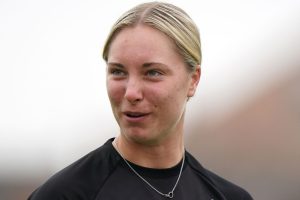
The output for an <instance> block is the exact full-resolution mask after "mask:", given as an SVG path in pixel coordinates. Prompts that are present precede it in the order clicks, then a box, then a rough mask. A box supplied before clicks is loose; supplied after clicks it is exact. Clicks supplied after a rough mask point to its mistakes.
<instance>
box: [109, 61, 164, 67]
mask: <svg viewBox="0 0 300 200" xmlns="http://www.w3.org/2000/svg"><path fill="white" fill-rule="evenodd" d="M107 64H108V65H109V66H116V67H120V68H124V67H125V66H124V65H123V64H121V63H117V62H108V63H107ZM155 65H161V66H163V67H167V65H166V64H163V63H160V62H147V63H144V64H143V65H142V66H143V67H145V68H148V67H151V66H155Z"/></svg>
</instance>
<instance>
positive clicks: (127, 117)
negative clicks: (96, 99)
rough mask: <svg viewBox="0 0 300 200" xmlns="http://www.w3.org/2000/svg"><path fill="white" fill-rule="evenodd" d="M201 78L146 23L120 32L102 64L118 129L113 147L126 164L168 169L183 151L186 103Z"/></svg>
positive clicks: (165, 40) (198, 72)
mask: <svg viewBox="0 0 300 200" xmlns="http://www.w3.org/2000/svg"><path fill="white" fill-rule="evenodd" d="M199 79H200V66H198V68H197V69H196V70H195V71H194V72H189V71H188V70H187V66H186V64H185V63H184V61H183V58H182V56H181V55H180V54H179V53H178V52H177V51H176V47H175V45H174V43H173V41H172V40H170V39H169V38H168V37H167V36H166V35H164V34H163V33H161V32H160V31H158V30H156V29H153V28H151V27H148V26H145V25H138V26H136V27H130V28H125V29H123V30H122V31H121V32H120V33H118V35H117V36H116V37H115V38H114V40H113V41H112V43H111V47H110V49H109V54H108V61H107V92H108V96H109V99H110V102H111V106H112V110H113V113H114V116H115V118H116V121H117V122H118V124H119V127H120V134H119V135H118V136H117V138H116V139H115V141H114V142H113V145H114V147H115V148H116V149H117V150H118V151H119V152H120V153H121V154H122V155H123V156H124V157H125V158H126V159H127V160H129V161H131V162H133V163H135V164H138V165H141V166H144V167H150V168H169V167H172V166H174V165H176V164H177V163H179V162H180V160H181V159H182V155H183V152H184V141H183V124H184V113H185V107H186V103H187V100H188V98H189V97H191V96H193V95H194V93H195V90H196V88H197V85H198V82H199Z"/></svg>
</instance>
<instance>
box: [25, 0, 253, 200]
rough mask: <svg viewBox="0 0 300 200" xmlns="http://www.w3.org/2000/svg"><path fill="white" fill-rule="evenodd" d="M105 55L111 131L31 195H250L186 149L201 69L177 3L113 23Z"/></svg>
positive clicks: (38, 199) (47, 199)
mask: <svg viewBox="0 0 300 200" xmlns="http://www.w3.org/2000/svg"><path fill="white" fill-rule="evenodd" d="M103 58H104V60H105V62H106V64H107V93H108V96H109V99H110V102H111V107H112V111H113V113H114V116H115V118H116V121H117V123H118V125H119V127H120V133H119V135H118V136H117V137H116V138H112V139H110V140H108V141H107V142H106V143H105V144H104V145H103V146H101V147H100V148H98V149H96V150H95V151H93V152H91V153H89V154H88V155H86V156H85V157H83V158H81V159H80V160H78V161H77V162H75V163H74V164H72V165H70V166H69V167H67V168H65V169H64V170H62V171H61V172H59V173H57V174H56V175H54V176H53V177H52V178H50V179H49V180H48V181H47V182H46V183H45V184H44V185H42V186H41V187H40V188H38V189H37V190H36V191H35V192H34V193H33V194H32V195H31V196H30V197H29V199H30V200H104V199H105V200H118V199H132V200H135V199H136V200H141V199H143V200H150V199H151V200H153V199H176V200H183V199H186V200H199V199H203V200H204V199H207V200H225V199H227V200H251V199H252V198H251V196H250V195H249V194H248V193H247V192H246V191H245V190H243V189H242V188H240V187H238V186H236V185H234V184H232V183H230V182H228V181H226V180H224V179H223V178H221V177H219V176H217V175H215V174H213V173H212V172H210V171H208V170H206V169H205V168H203V167H202V166H201V165H200V164H199V162H198V161H197V160H196V159H195V158H194V157H193V156H192V155H191V154H189V153H188V152H187V151H185V148H184V141H183V134H184V129H183V125H184V114H185V107H186V104H187V102H188V100H189V98H191V97H192V96H193V95H194V94H195V91H196V88H197V85H198V83H199V80H200V75H201V68H200V64H201V48H200V37H199V32H198V29H197V27H196V25H195V24H194V22H193V21H192V19H191V18H190V17H189V16H188V15H187V14H186V13H185V12H184V11H183V10H182V9H180V8H178V7H176V6H174V5H171V4H167V3H161V2H150V3H144V4H140V5H138V6H136V7H134V8H132V9H131V10H129V11H128V12H126V13H124V14H123V15H122V16H121V17H120V18H119V20H118V21H117V22H116V23H115V24H114V25H113V27H112V30H111V33H110V34H109V36H108V39H107V41H106V44H105V47H104V51H103Z"/></svg>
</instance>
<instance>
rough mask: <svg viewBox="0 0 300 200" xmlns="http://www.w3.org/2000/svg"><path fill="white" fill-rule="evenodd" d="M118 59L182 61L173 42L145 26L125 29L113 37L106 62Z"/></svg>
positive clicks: (157, 31) (159, 32)
mask: <svg viewBox="0 0 300 200" xmlns="http://www.w3.org/2000/svg"><path fill="white" fill-rule="evenodd" d="M119 59H127V60H128V59H129V60H132V59H146V60H147V61H151V62H152V61H159V60H160V59H162V60H169V59H175V60H176V61H179V60H181V61H182V58H181V55H179V53H178V52H177V49H176V45H175V43H174V42H173V40H171V39H170V38H169V37H168V36H167V35H165V34H164V33H162V32H161V31H159V30H157V29H154V28H152V27H150V26H146V25H138V26H135V27H126V28H124V29H123V30H121V31H120V32H119V33H118V34H117V35H116V36H115V38H114V39H113V41H112V43H111V45H110V49H109V53H108V61H115V60H119ZM153 59H154V60H153ZM157 59H158V60H157Z"/></svg>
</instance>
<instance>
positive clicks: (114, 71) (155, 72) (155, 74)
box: [109, 69, 163, 79]
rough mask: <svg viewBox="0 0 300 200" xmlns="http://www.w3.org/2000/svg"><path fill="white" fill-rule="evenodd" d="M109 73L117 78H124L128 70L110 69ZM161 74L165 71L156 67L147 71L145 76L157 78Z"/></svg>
mask: <svg viewBox="0 0 300 200" xmlns="http://www.w3.org/2000/svg"><path fill="white" fill-rule="evenodd" d="M109 73H110V74H111V75H112V76H114V77H116V78H122V77H125V76H126V75H127V72H126V71H124V70H121V69H110V70H109ZM161 75H163V73H162V72H160V71H159V70H155V69H150V70H147V71H146V72H145V77H146V78H149V79H156V78H159V77H160V76H161Z"/></svg>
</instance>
